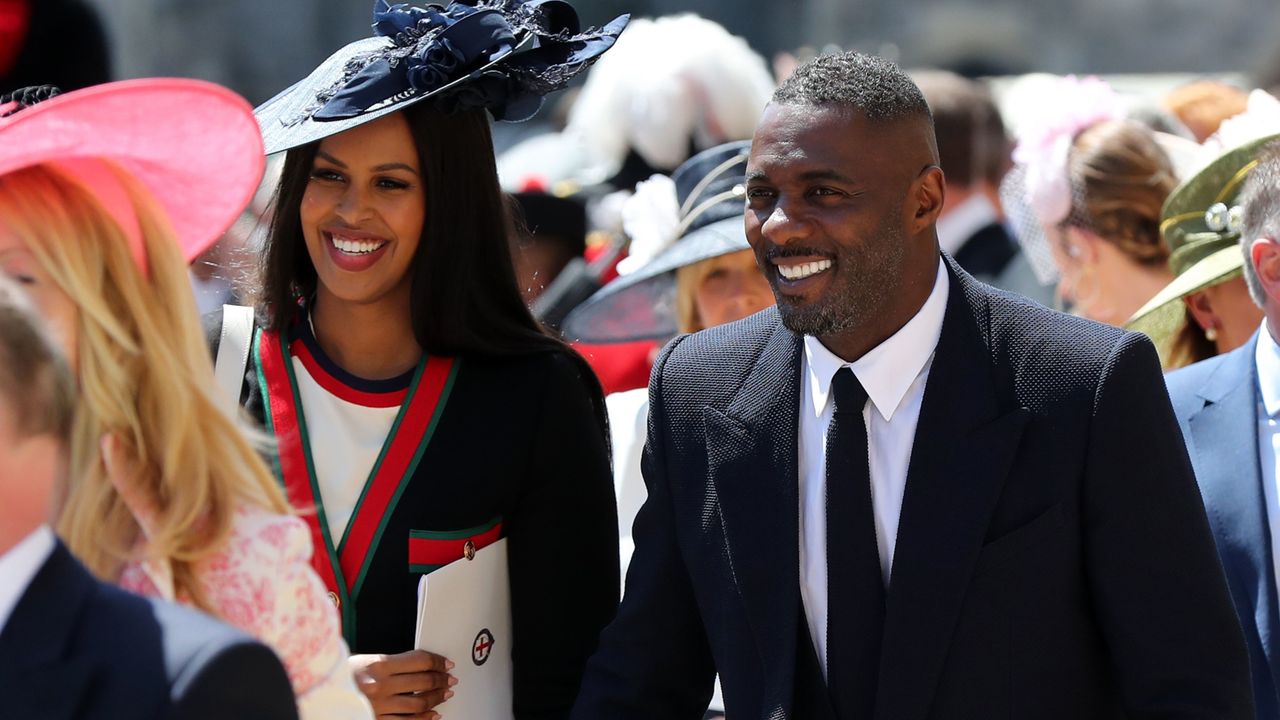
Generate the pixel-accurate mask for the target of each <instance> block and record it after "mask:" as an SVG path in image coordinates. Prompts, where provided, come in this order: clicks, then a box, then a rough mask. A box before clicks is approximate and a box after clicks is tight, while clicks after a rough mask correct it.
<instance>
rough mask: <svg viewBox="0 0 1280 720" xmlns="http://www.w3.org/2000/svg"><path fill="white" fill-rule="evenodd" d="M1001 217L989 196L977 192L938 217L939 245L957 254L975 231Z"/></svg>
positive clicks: (947, 251) (951, 253)
mask: <svg viewBox="0 0 1280 720" xmlns="http://www.w3.org/2000/svg"><path fill="white" fill-rule="evenodd" d="M999 219H1000V216H999V215H998V214H997V213H996V208H995V206H994V205H992V204H991V201H990V200H989V199H987V196H986V195H984V194H983V193H980V192H975V193H974V194H972V195H970V196H969V197H968V199H966V200H965V201H964V202H962V203H960V204H959V205H957V206H955V207H954V208H952V209H951V211H950V212H948V213H947V214H946V215H943V216H942V217H941V218H939V219H938V225H937V227H938V245H939V246H940V247H941V248H942V249H943V250H944V251H945V252H946V253H947V254H948V255H955V254H956V253H958V252H960V248H962V247H964V244H965V242H967V241H968V240H969V238H971V237H973V234H974V233H976V232H978V231H979V230H981V229H982V228H984V227H986V226H988V225H990V224H991V223H993V222H996V221H998V220H999Z"/></svg>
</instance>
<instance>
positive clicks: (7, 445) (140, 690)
mask: <svg viewBox="0 0 1280 720" xmlns="http://www.w3.org/2000/svg"><path fill="white" fill-rule="evenodd" d="M34 317H35V316H34V315H32V314H31V311H30V309H29V308H28V307H27V306H26V304H25V301H24V300H23V299H22V298H21V291H20V290H18V289H17V288H16V287H15V286H14V285H13V284H12V283H11V282H10V281H8V280H4V279H0V718H40V719H41V720H64V719H65V720H72V719H73V718H74V719H75V720H83V719H85V718H103V719H104V720H106V719H110V720H133V719H135V718H136V719H137V720H151V719H152V718H171V717H172V718H209V719H210V720H212V719H213V718H254V719H261V720H295V719H296V718H297V717H298V714H297V708H296V706H295V703H294V699H293V691H292V689H291V687H290V685H289V679H288V677H287V676H286V675H285V672H284V668H283V666H281V664H280V661H279V660H278V659H276V657H275V655H274V654H273V653H272V652H271V650H269V649H268V648H267V647H266V646H264V645H262V644H260V643H257V642H254V641H253V640H251V639H249V638H248V637H246V636H245V635H243V634H241V633H240V632H238V631H236V630H233V629H231V628H230V627H227V626H226V625H223V624H221V623H219V622H216V621H214V620H212V619H210V618H208V617H206V616H204V615H202V614H200V613H198V612H195V611H194V610H189V609H187V608H182V607H179V606H177V605H172V604H169V603H165V602H161V601H153V600H147V599H144V598H141V597H137V596H135V595H131V594H129V593H127V592H125V591H123V590H120V589H118V588H115V587H113V586H110V585H107V584H105V583H102V582H99V581H98V580H96V579H94V578H93V577H91V576H90V575H89V573H88V571H86V570H85V568H84V567H83V566H82V565H80V563H79V562H77V561H76V560H75V558H73V557H72V556H71V554H70V553H69V552H68V551H67V549H66V548H65V547H63V545H62V543H60V542H59V541H58V540H57V539H56V538H55V537H54V535H53V532H52V531H51V530H50V529H49V527H48V526H47V525H46V524H45V521H46V518H47V517H48V514H49V508H50V505H51V499H52V496H53V494H54V492H55V484H56V482H57V481H58V479H59V478H60V477H61V475H62V473H63V472H64V464H65V457H66V455H67V438H68V436H69V434H70V431H71V420H72V409H73V407H74V400H73V394H74V392H75V388H74V386H73V381H72V379H71V376H70V374H69V372H68V371H67V369H66V368H65V366H64V364H63V362H62V360H61V359H60V358H59V357H58V356H57V354H56V351H55V350H53V346H52V345H51V344H50V342H49V341H48V340H47V338H46V337H45V336H44V334H43V333H42V332H41V330H40V328H39V326H38V325H37V322H38V321H37V320H35V319H34Z"/></svg>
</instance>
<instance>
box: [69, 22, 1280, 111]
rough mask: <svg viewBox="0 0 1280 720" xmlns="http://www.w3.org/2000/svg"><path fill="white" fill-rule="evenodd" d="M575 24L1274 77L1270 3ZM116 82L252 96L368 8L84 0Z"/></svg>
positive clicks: (987, 62)
mask: <svg viewBox="0 0 1280 720" xmlns="http://www.w3.org/2000/svg"><path fill="white" fill-rule="evenodd" d="M574 1H575V5H576V6H577V7H578V8H579V10H580V12H581V14H582V15H583V16H584V19H585V21H586V22H590V23H600V22H604V21H606V20H608V19H609V18H611V17H613V15H615V14H617V13H619V12H623V11H626V10H630V11H631V12H632V13H633V14H635V15H637V16H641V15H660V14H668V13H674V12H682V11H685V12H689V11H691V12H697V13H699V14H702V15H704V16H707V17H710V18H712V19H715V20H716V21H718V22H720V23H721V24H723V25H725V26H726V27H728V28H729V29H730V30H731V31H732V32H734V33H736V34H739V35H742V36H744V37H746V38H747V40H748V41H749V42H750V43H751V44H752V45H753V46H754V47H756V48H757V49H758V50H760V51H762V52H764V53H766V54H772V53H774V52H777V51H779V50H786V49H794V48H797V47H799V46H802V45H808V46H812V47H816V48H821V47H823V46H824V45H827V44H833V45H839V46H841V47H846V48H856V49H859V50H864V51H868V52H875V53H878V54H883V55H887V56H890V57H894V58H895V59H897V60H898V61H899V62H900V63H902V64H904V65H907V66H912V67H917V66H924V65H941V66H951V67H959V68H961V69H968V70H970V71H971V72H973V73H976V74H1005V73H1016V72H1027V71H1032V70H1043V71H1048V72H1056V73H1067V72H1077V73H1083V72H1088V73H1146V72H1177V73H1223V72H1241V73H1245V74H1246V75H1247V76H1252V77H1263V78H1265V80H1266V81H1267V82H1268V83H1272V82H1280V69H1276V68H1280V42H1277V40H1278V39H1280V2H1277V0H1218V1H1217V2H1212V1H1211V0H769V1H768V2H766V1H765V0H574ZM92 2H93V3H94V4H95V5H97V6H98V8H99V9H100V10H101V11H102V14H103V18H104V20H105V22H106V24H107V27H108V29H109V32H110V33H111V35H112V39H113V42H114V52H115V61H116V63H115V67H116V72H117V75H118V76H119V77H121V78H124V77H137V76H145V75H180V76H192V77H200V78H205V79H208V80H213V81H216V82H221V83H223V84H226V85H229V86H230V87H232V88H234V89H236V90H238V91H239V92H241V93H242V94H244V95H245V96H246V97H248V98H249V99H250V100H251V101H253V102H255V103H258V102H261V101H263V100H266V99H267V98H269V97H270V96H271V95H273V94H274V93H275V92H278V91H279V90H281V89H283V88H284V87H285V86H287V85H288V84H289V83H290V82H292V81H294V80H297V79H298V78H300V77H302V76H303V75H304V74H305V73H306V72H308V71H309V70H310V69H311V68H313V67H314V66H315V65H316V64H318V63H319V62H320V60H322V59H323V58H324V57H325V56H326V55H327V54H328V53H329V52H331V51H332V50H334V49H336V48H337V47H338V46H340V45H341V44H343V43H345V42H349V41H351V40H354V39H356V38H359V37H363V36H364V35H366V34H367V33H368V30H369V17H370V8H371V6H372V2H371V0H92Z"/></svg>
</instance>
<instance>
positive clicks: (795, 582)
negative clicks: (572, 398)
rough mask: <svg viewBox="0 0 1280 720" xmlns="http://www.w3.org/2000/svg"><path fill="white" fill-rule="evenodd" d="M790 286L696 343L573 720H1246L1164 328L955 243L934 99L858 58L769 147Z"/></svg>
mask: <svg viewBox="0 0 1280 720" xmlns="http://www.w3.org/2000/svg"><path fill="white" fill-rule="evenodd" d="M745 194H746V209H745V222H746V232H747V237H748V239H749V240H750V242H751V245H752V247H753V248H754V250H755V252H756V256H757V260H758V261H759V263H760V265H761V268H762V269H763V271H764V272H765V275H766V277H767V278H768V279H769V281H770V282H771V284H772V285H773V289H774V295H775V297H776V298H777V300H778V304H777V307H776V308H775V309H770V310H766V311H764V312H761V313H759V314H757V315H754V316H751V317H749V318H747V319H745V320H742V321H740V322H737V323H734V324H730V325H726V326H721V327H719V328H715V329H711V330H708V331H704V332H700V333H696V334H693V335H687V336H683V337H680V338H678V339H676V340H674V341H673V342H672V343H671V344H670V345H668V346H667V348H666V349H665V350H664V351H663V353H662V355H661V356H660V358H659V359H658V362H657V364H656V366H655V368H654V373H653V378H652V380H651V383H650V398H651V400H650V411H649V413H650V414H649V423H650V424H649V431H648V432H649V436H648V437H649V442H648V445H647V447H646V450H645V456H644V461H643V469H644V474H645V480H646V483H647V485H648V490H649V495H648V500H647V502H646V504H645V505H644V507H643V508H642V509H641V511H640V513H639V515H638V517H637V519H636V522H635V529H634V537H635V544H636V550H635V555H634V556H633V559H632V562H631V566H630V570H629V573H628V577H627V584H626V587H627V592H626V597H625V598H624V600H623V602H622V605H621V607H620V609H619V612H618V616H617V619H616V620H615V621H614V623H613V624H612V625H610V626H609V628H607V629H606V630H605V632H604V633H603V635H602V636H601V640H600V649H599V651H598V652H597V654H596V656H595V657H594V658H593V659H592V660H591V662H590V663H589V665H588V670H587V674H586V676H585V678H584V680H583V685H582V690H581V693H580V696H579V699H578V704H577V706H576V707H575V709H574V715H573V717H574V718H576V719H577V720H597V719H606V718H607V719H608V720H620V719H621V720H631V719H634V720H642V719H643V720H651V719H652V718H663V719H664V720H681V719H684V718H697V717H699V716H700V715H701V713H702V712H703V709H704V708H706V701H707V698H708V697H709V695H710V691H711V680H712V677H713V675H714V673H715V672H716V671H719V673H720V679H721V683H722V686H723V690H724V700H725V710H726V716H727V717H729V718H732V719H733V720H781V719H784V718H796V719H802V720H810V719H829V718H839V719H840V720H853V719H855V718H857V719H863V718H877V719H879V720H926V719H935V720H955V719H957V718H973V719H975V720H977V719H986V718H1036V719H1037V720H1042V719H1046V718H1047V719H1057V718H1061V719H1062V720H1067V719H1071V720H1079V719H1080V718H1090V719H1096V718H1122V717H1123V718H1178V719H1180V720H1186V719H1189V718H1231V719H1233V720H1248V719H1249V718H1252V716H1253V707H1252V703H1251V701H1250V684H1249V667H1248V656H1247V653H1246V651H1245V647H1244V642H1243V640H1242V639H1241V632H1240V626H1239V623H1238V622H1237V620H1236V617H1235V613H1234V611H1233V609H1232V606H1231V598H1230V596H1229V594H1228V591H1227V585H1226V581H1225V579H1224V578H1223V573H1222V569H1221V567H1220V566H1219V564H1218V558H1217V555H1216V553H1215V551H1214V545H1213V537H1212V535H1211V534H1210V530H1209V524H1208V522H1207V521H1206V519H1205V513H1204V507H1203V505H1202V504H1201V501H1200V495H1199V492H1198V491H1197V488H1196V484H1195V478H1194V476H1193V475H1192V470H1191V464H1190V462H1189V461H1188V459H1187V455H1186V452H1185V451H1184V450H1183V448H1182V442H1181V438H1180V436H1179V433H1178V427H1177V423H1176V421H1175V419H1174V416H1173V412H1172V410H1171V408H1170V405H1169V398H1168V395H1167V394H1166V392H1165V387H1164V382H1163V379H1162V376H1161V373H1160V366H1159V361H1158V359H1157V357H1156V353H1155V350H1154V348H1153V347H1152V346H1151V343H1150V342H1149V341H1148V340H1147V339H1146V338H1145V337H1144V336H1142V335H1138V334H1135V333H1126V332H1124V331H1122V330H1118V329H1115V328H1110V327H1105V326H1102V325H1099V324H1096V323H1092V322H1089V321H1087V320H1083V319H1079V318H1072V317H1068V316H1066V315H1062V314H1060V313H1055V312H1053V311H1051V310H1048V309H1046V308H1044V307H1043V306H1041V305H1038V304H1036V303H1033V302H1031V301H1029V300H1027V299H1025V298H1022V297H1020V296H1016V295H1012V294H1009V293H1004V292H1001V291H998V290H995V289H993V288H990V287H988V286H986V285H983V284H981V283H979V282H977V281H975V280H974V279H973V278H972V277H971V276H969V275H968V274H967V273H965V272H964V271H963V270H961V269H960V268H959V267H958V266H957V265H956V264H955V263H954V262H953V261H952V260H951V259H950V258H949V257H948V256H946V255H944V254H942V253H940V251H939V248H938V241H937V236H936V232H935V228H934V224H935V222H936V220H937V217H938V212H939V210H940V208H941V207H942V204H943V199H944V195H945V185H944V180H943V175H942V172H941V171H940V170H939V169H938V167H937V150H936V147H935V144H934V138H933V129H932V123H931V118H930V115H929V110H928V106H927V105H926V104H925V101H924V98H923V97H922V96H921V94H920V92H919V90H918V89H917V88H916V87H915V85H914V84H913V83H912V82H911V81H910V79H909V78H907V77H906V76H905V75H904V74H903V73H902V72H901V71H900V70H899V69H898V68H897V67H896V66H894V65H893V64H892V63H889V62H887V61H884V60H881V59H879V58H872V57H868V56H865V55H859V54H856V53H843V54H838V55H828V56H823V57H821V58H818V59H815V60H814V61H812V62H811V63H809V64H807V65H805V66H802V67H801V68H799V69H797V70H796V72H795V74H794V75H792V76H791V78H790V79H789V80H787V81H786V82H785V83H783V84H782V85H781V86H780V87H779V88H778V90H777V91H776V93H775V94H774V96H773V100H772V102H771V103H770V105H769V106H768V107H767V108H766V109H765V111H764V115H763V117H762V119H761V121H760V124H759V127H758V128H757V130H756V133H755V137H754V138H753V141H752V148H751V153H750V158H749V161H748V166H747V175H746V188H745Z"/></svg>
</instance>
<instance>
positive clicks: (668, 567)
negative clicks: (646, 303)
mask: <svg viewBox="0 0 1280 720" xmlns="http://www.w3.org/2000/svg"><path fill="white" fill-rule="evenodd" d="M680 341H681V339H679V338H678V339H676V340H675V341H673V342H672V343H671V344H670V345H668V346H667V348H666V349H665V350H664V351H663V353H662V355H661V356H660V357H659V358H658V361H657V362H656V363H655V364H654V370H653V378H652V380H651V381H650V383H649V425H648V439H647V441H646V442H645V449H644V456H643V459H642V460H641V470H642V472H643V474H644V478H645V484H646V485H647V487H648V491H649V496H648V499H647V500H646V501H645V503H644V506H643V507H641V509H640V512H639V514H637V516H636V521H635V526H634V529H633V537H634V538H635V544H636V550H635V554H634V555H633V556H632V559H631V566H630V568H629V569H628V571H627V582H626V588H627V593H626V597H625V598H624V599H623V602H622V606H621V608H620V609H619V611H618V619H617V620H615V621H614V622H613V624H611V625H610V626H609V627H608V628H607V629H606V630H605V633H604V635H603V636H602V638H601V641H600V651H599V652H598V653H597V654H596V656H595V657H593V658H592V659H591V663H590V665H589V666H588V668H587V675H586V677H585V678H584V679H583V686H582V693H581V695H580V696H579V699H578V704H577V705H576V706H575V707H574V713H573V717H574V718H575V720H600V719H601V718H610V720H633V719H634V720H652V718H663V719H664V720H684V719H686V718H688V719H696V718H701V717H702V716H703V714H704V713H705V712H706V709H707V703H708V702H709V701H710V699H711V690H712V682H713V679H714V677H715V665H714V663H713V661H712V658H711V651H710V648H709V647H708V644H707V636H706V631H705V630H704V627H703V624H702V619H701V615H700V614H699V610H698V606H697V603H696V600H695V598H694V593H693V585H692V583H691V580H690V578H689V573H688V570H687V568H686V566H685V564H684V560H683V558H682V557H681V554H680V548H679V545H678V543H677V538H676V520H675V512H674V507H673V503H672V498H671V488H670V477H669V475H668V464H667V462H668V461H667V458H666V448H665V443H666V437H667V433H668V432H670V431H671V427H670V426H669V425H668V421H667V414H666V407H665V405H664V401H663V387H662V386H663V375H664V370H665V367H666V364H667V360H668V359H669V358H670V356H671V353H672V352H673V351H674V349H675V348H676V346H677V345H678V343H679V342H680ZM677 431H678V430H677Z"/></svg>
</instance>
